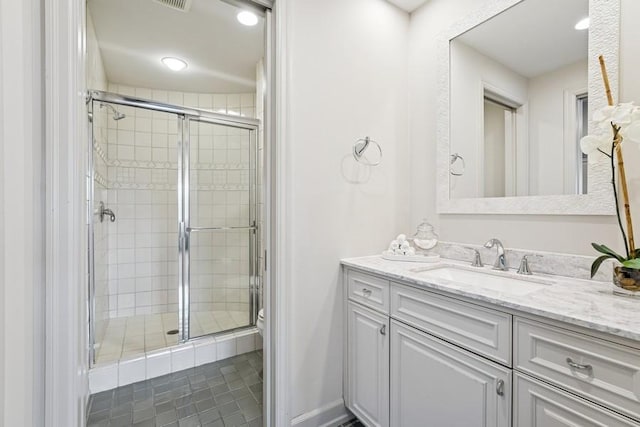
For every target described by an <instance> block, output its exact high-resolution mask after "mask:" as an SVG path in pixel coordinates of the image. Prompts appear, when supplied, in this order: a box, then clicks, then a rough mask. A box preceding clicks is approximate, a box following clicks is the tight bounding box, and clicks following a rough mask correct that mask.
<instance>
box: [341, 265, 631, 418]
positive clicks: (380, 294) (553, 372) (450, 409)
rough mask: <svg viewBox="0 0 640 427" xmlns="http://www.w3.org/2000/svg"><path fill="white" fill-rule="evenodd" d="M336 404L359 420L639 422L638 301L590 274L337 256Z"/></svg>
mask: <svg viewBox="0 0 640 427" xmlns="http://www.w3.org/2000/svg"><path fill="white" fill-rule="evenodd" d="M342 266H343V285H344V286H343V288H344V300H345V304H344V307H345V324H346V333H345V342H344V351H345V354H344V365H345V366H344V368H345V369H344V373H345V374H344V399H345V405H346V406H347V408H349V410H351V411H352V412H353V413H354V414H355V415H356V416H357V417H358V418H359V419H360V420H361V421H362V422H363V423H364V424H365V425H367V426H393V427H401V426H406V427H415V426H460V427H462V426H464V427H472V426H498V427H505V426H518V427H530V426H531V427H533V426H537V427H548V426H576V425H580V426H605V425H606V426H640V312H639V309H640V301H638V300H637V299H635V300H634V299H631V298H625V297H619V296H614V295H612V293H611V289H610V285H609V284H607V283H602V282H595V281H587V280H581V279H570V278H563V277H556V276H544V275H534V276H529V277H527V278H523V277H518V275H517V274H515V273H513V272H494V271H493V270H492V269H491V267H483V268H474V267H470V266H469V265H468V264H465V263H461V262H456V261H448V260H443V262H440V263H437V264H416V263H405V262H393V261H385V260H383V259H382V258H380V257H377V256H375V257H364V258H353V259H347V260H343V261H342Z"/></svg>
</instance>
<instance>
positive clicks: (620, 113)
mask: <svg viewBox="0 0 640 427" xmlns="http://www.w3.org/2000/svg"><path fill="white" fill-rule="evenodd" d="M634 109H635V107H634V105H633V103H632V102H627V103H624V104H620V105H618V106H616V107H614V109H613V112H612V114H611V121H612V122H613V123H615V124H617V125H619V126H624V125H626V124H629V123H631V115H632V113H633V111H634Z"/></svg>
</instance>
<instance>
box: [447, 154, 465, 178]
mask: <svg viewBox="0 0 640 427" xmlns="http://www.w3.org/2000/svg"><path fill="white" fill-rule="evenodd" d="M458 160H460V163H462V168H458V169H455V168H454V167H453V165H454V163H456V162H457V161H458ZM466 168H467V165H466V164H465V163H464V157H462V156H461V155H460V154H458V153H453V154H452V155H451V160H450V162H449V173H451V175H453V176H462V175H464V170H465V169H466ZM454 169H455V170H454Z"/></svg>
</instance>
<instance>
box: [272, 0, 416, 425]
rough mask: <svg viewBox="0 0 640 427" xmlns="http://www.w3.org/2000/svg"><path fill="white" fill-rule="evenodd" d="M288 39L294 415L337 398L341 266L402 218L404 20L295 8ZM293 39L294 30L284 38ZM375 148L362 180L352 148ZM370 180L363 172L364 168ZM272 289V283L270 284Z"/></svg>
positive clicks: (329, 7)
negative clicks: (359, 144) (366, 142)
mask: <svg viewBox="0 0 640 427" xmlns="http://www.w3.org/2000/svg"><path fill="white" fill-rule="evenodd" d="M289 7H290V10H289V13H290V15H289V20H288V22H290V27H289V30H288V40H289V47H288V55H289V58H290V64H289V72H290V85H289V86H288V88H287V90H288V91H289V94H290V98H289V102H290V104H289V110H290V116H288V117H287V121H288V123H289V126H290V138H289V139H288V144H289V147H288V148H289V149H290V150H291V151H290V153H291V156H290V158H289V160H290V162H289V163H288V164H287V165H285V166H284V167H285V168H290V169H289V170H290V171H291V175H288V176H287V182H289V183H290V185H291V192H290V194H289V195H288V199H287V203H288V205H289V207H290V212H289V213H290V216H289V217H290V218H291V223H290V224H288V232H290V233H291V235H290V237H291V242H292V247H291V248H290V251H291V253H292V254H293V257H292V259H291V260H289V261H290V263H289V265H290V268H291V271H290V276H289V277H291V278H292V281H291V284H290V288H291V292H292V294H291V304H290V306H289V307H288V308H290V310H291V312H290V317H289V318H290V322H289V328H290V354H289V360H290V380H291V386H290V387H289V390H290V394H291V407H290V410H291V415H292V417H296V416H298V415H300V414H304V413H307V412H308V411H311V410H314V409H318V408H321V407H322V406H325V405H328V404H330V403H332V402H336V401H339V400H340V399H341V398H342V330H343V328H344V324H343V320H342V304H341V287H340V279H339V272H340V268H339V260H340V258H342V257H348V256H354V255H363V254H373V253H377V252H379V251H380V250H382V249H383V248H385V247H386V246H387V244H388V242H389V241H390V240H391V238H392V237H394V235H395V234H397V232H398V231H399V230H403V229H404V228H405V226H406V224H407V218H408V213H409V209H408V202H409V201H408V197H407V196H408V194H407V192H406V188H407V185H408V172H407V166H408V165H407V161H406V159H407V154H408V153H407V132H406V129H407V85H406V65H407V62H406V61H407V43H408V40H407V37H406V36H407V26H408V16H407V14H406V13H404V12H401V11H400V10H398V9H396V8H395V7H394V6H391V5H390V4H388V3H386V2H385V1H382V0H349V1H348V2H345V1H343V0H326V1H318V0H296V1H292V2H290V6H289ZM289 31H290V32H289ZM366 135H369V136H370V137H371V138H373V139H375V140H377V141H379V142H380V144H381V146H382V150H383V152H384V158H383V160H382V164H381V165H380V166H378V167H375V168H373V169H371V170H370V176H369V178H368V180H365V182H362V183H359V184H355V183H351V182H348V181H347V179H346V178H345V177H343V174H342V171H346V172H347V176H349V177H353V176H355V174H356V173H357V172H358V170H357V169H356V165H355V164H354V160H353V157H351V150H352V146H353V143H354V142H355V141H356V140H357V139H358V138H363V137H364V136H366ZM359 172H362V173H363V175H365V176H366V174H367V172H366V171H362V170H360V171H359ZM276 286H278V284H276Z"/></svg>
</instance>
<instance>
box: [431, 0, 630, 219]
mask: <svg viewBox="0 0 640 427" xmlns="http://www.w3.org/2000/svg"><path fill="white" fill-rule="evenodd" d="M488 3H489V4H488V5H485V7H483V8H482V9H481V10H478V11H476V12H475V13H473V14H471V15H470V16H467V17H466V18H464V19H463V20H462V21H460V22H459V23H457V24H456V25H454V26H453V27H452V28H451V29H450V30H449V31H448V32H447V33H446V34H443V35H442V36H441V38H440V40H439V41H438V43H439V57H438V61H439V64H440V69H439V82H438V83H439V116H438V212H439V213H479V214H482V213H484V214H551V215H613V214H615V206H614V200H613V194H612V191H611V184H610V182H611V170H610V164H609V163H608V162H607V161H606V159H605V160H601V161H599V162H597V163H594V162H591V163H590V162H588V161H587V160H588V159H587V158H586V156H584V155H583V154H582V152H581V151H580V138H581V137H582V136H584V135H586V134H587V133H588V132H589V131H590V130H591V127H592V123H591V121H590V118H591V116H592V112H593V111H595V110H597V109H599V108H602V107H603V106H604V105H605V104H606V96H605V93H604V86H603V83H602V77H601V74H600V66H599V63H598V56H599V55H604V57H605V60H606V63H607V70H608V74H609V79H610V83H611V87H612V92H613V96H614V99H615V100H616V102H617V101H618V98H617V93H618V50H619V25H620V23H619V20H620V3H619V0H563V1H562V2H558V1H557V0H494V1H492V2H488Z"/></svg>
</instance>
